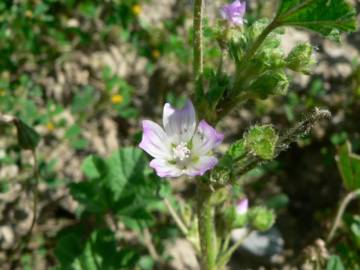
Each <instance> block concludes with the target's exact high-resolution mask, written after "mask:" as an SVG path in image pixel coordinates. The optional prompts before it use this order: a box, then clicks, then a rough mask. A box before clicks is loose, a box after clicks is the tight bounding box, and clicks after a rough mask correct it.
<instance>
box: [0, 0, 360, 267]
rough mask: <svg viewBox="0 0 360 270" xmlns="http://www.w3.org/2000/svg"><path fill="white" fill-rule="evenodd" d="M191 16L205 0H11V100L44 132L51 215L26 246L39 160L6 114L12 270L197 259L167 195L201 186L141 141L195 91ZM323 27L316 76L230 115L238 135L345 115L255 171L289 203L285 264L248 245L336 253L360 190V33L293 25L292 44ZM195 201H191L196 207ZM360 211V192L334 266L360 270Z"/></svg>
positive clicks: (209, 34)
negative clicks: (169, 176)
mask: <svg viewBox="0 0 360 270" xmlns="http://www.w3.org/2000/svg"><path fill="white" fill-rule="evenodd" d="M221 4H223V2H222V1H208V3H207V12H208V15H209V16H208V18H207V20H206V22H205V29H204V34H205V37H206V39H205V54H206V59H209V60H208V62H207V63H206V74H207V76H211V72H212V69H213V68H214V67H216V66H217V64H218V63H217V60H218V57H219V56H220V55H221V50H220V48H219V47H218V46H217V44H216V42H215V40H214V39H215V33H214V30H213V26H214V25H215V17H216V16H217V15H218V13H217V12H218V11H217V8H218V6H219V5H221ZM356 5H357V9H358V11H359V10H360V3H359V2H356ZM275 8H276V1H260V0H259V1H251V3H249V12H248V14H247V23H248V24H251V23H252V22H254V21H255V20H256V19H258V18H260V17H264V16H265V17H268V18H270V17H271V16H272V15H273V14H274V12H275ZM191 18H192V15H191V1H181V0H166V1H165V0H164V1H156V0H147V1H146V0H141V1H140V0H139V1H138V0H106V1H96V0H85V1H76V0H22V1H17V0H13V1H11V0H4V1H1V3H0V40H1V42H0V113H1V114H3V113H4V114H12V115H15V116H17V117H19V118H21V119H22V120H23V121H24V122H25V123H27V124H29V125H31V126H33V127H35V129H36V130H37V131H38V132H39V133H40V134H41V135H42V138H43V140H42V142H41V145H40V150H39V157H40V170H41V171H40V173H41V183H40V185H39V198H40V204H39V219H38V226H37V227H36V229H35V231H34V232H33V237H32V239H31V241H30V242H29V243H27V245H26V246H25V247H23V248H22V249H21V252H17V253H15V254H14V252H13V250H14V246H15V245H16V243H17V242H18V241H20V239H21V238H22V237H23V236H24V234H25V233H26V230H27V228H28V227H29V222H30V219H31V215H32V209H31V207H30V205H29V201H31V200H32V196H33V195H32V183H33V179H32V177H31V158H30V156H29V155H28V153H26V152H21V151H20V148H19V147H18V146H17V141H16V138H15V136H14V130H13V129H11V128H5V127H3V126H1V127H0V136H1V139H0V192H1V193H0V209H1V210H0V212H1V215H0V245H1V251H0V264H1V265H2V266H1V268H2V269H39V270H41V269H51V267H53V269H86V270H88V269H161V267H162V268H165V267H173V268H172V269H185V268H184V267H185V266H184V265H183V266H181V264H180V263H179V262H177V263H175V265H173V264H174V263H172V262H173V261H174V260H171V257H175V258H176V254H177V253H176V252H175V253H173V254H171V255H169V254H170V253H169V250H170V248H169V247H168V246H166V245H172V246H176V245H179V243H178V242H176V241H177V240H176V238H177V237H179V235H180V234H179V232H178V231H177V230H176V228H175V226H174V225H173V224H172V222H171V221H170V219H169V217H168V215H166V211H167V210H166V209H165V207H164V206H163V204H162V203H161V202H162V198H163V197H168V198H169V200H170V201H171V202H173V200H174V197H173V195H170V194H171V189H172V190H174V191H176V192H173V194H174V193H177V194H179V196H178V200H180V201H182V200H185V199H186V198H187V197H189V194H191V192H192V186H191V183H190V184H188V183H186V182H183V183H180V182H181V181H176V182H171V183H170V184H169V183H165V182H162V181H160V180H159V179H158V177H157V176H155V175H154V173H153V172H152V171H150V170H149V168H147V167H146V166H145V164H146V162H147V161H146V157H145V156H144V154H143V153H142V152H141V151H139V150H138V149H136V148H134V147H129V146H131V145H135V144H136V143H138V141H139V139H140V135H141V134H140V128H139V122H140V120H141V119H143V118H152V119H159V117H160V109H161V108H162V104H163V103H164V101H171V102H172V103H174V104H177V103H181V101H182V99H183V98H184V97H185V96H187V93H189V92H190V90H191V82H192V75H191V69H192V51H191V42H192V33H191V32H192V31H191ZM309 40H310V41H311V42H312V44H316V59H317V64H316V65H315V68H314V74H315V75H313V76H305V75H301V76H300V75H297V74H295V73H291V72H289V73H288V74H287V75H288V76H289V77H293V81H294V83H293V84H292V85H291V86H290V89H289V93H288V95H287V96H285V97H277V98H270V99H267V100H264V101H256V102H248V103H246V104H244V105H242V106H241V107H239V108H237V109H236V110H235V111H234V112H232V113H231V115H230V116H229V117H227V118H226V119H225V120H224V121H223V122H222V123H221V124H220V129H222V130H223V131H225V135H226V138H227V139H226V143H231V142H232V141H233V140H234V139H236V138H239V137H240V136H241V134H242V133H243V132H244V131H246V129H247V128H248V126H249V125H251V124H255V123H262V124H268V123H270V121H271V122H272V123H275V127H276V128H277V129H279V130H281V129H283V128H286V127H289V126H291V125H292V123H294V122H295V121H296V120H298V119H300V118H301V116H302V115H304V114H306V113H307V112H309V111H311V110H312V109H313V108H314V107H321V108H328V109H329V110H330V111H331V112H332V114H333V117H332V120H331V121H330V122H328V123H323V124H322V125H321V126H320V125H319V126H317V127H316V128H315V132H314V133H312V134H310V135H308V136H306V137H305V138H303V139H302V140H301V142H300V143H299V144H298V145H293V147H292V148H291V149H290V151H288V152H287V153H284V154H282V155H281V156H280V158H279V159H278V160H277V161H276V162H272V163H270V164H268V165H266V166H264V167H262V168H257V169H255V170H253V171H252V172H250V173H249V174H248V175H247V176H246V177H245V178H244V179H243V182H244V183H246V185H245V191H246V194H247V195H248V196H249V198H250V201H251V202H252V203H253V204H258V203H265V204H266V205H268V206H269V207H270V208H273V209H275V210H276V211H277V214H278V220H277V222H276V228H277V229H278V230H279V231H280V232H281V235H282V237H283V238H284V239H285V240H284V241H285V246H284V248H283V251H282V253H281V254H280V255H281V256H280V259H278V260H277V261H276V260H275V261H271V262H269V261H267V260H266V261H264V260H260V262H259V261H255V262H253V261H248V262H247V261H246V260H248V258H249V257H239V258H240V261H241V262H242V263H245V265H246V263H248V264H249V265H250V267H252V268H253V269H257V268H256V267H257V265H260V264H262V265H266V266H268V267H270V266H272V267H278V268H277V269H280V267H284V269H285V267H286V266H289V265H290V266H296V267H300V265H302V263H303V262H304V261H306V260H307V259H308V260H309V258H313V257H311V256H313V254H314V253H315V254H316V256H315V257H316V259H319V260H320V259H321V255H319V252H318V246H317V244H316V243H317V242H316V240H317V239H319V238H325V237H326V233H324V232H328V231H329V230H330V227H331V225H332V222H333V219H334V213H335V211H336V209H337V206H338V204H339V201H340V200H341V198H343V197H344V196H345V194H346V193H347V192H349V191H350V190H346V189H345V188H344V186H346V187H347V188H348V185H347V182H346V181H347V180H346V179H344V181H345V185H343V184H342V182H341V179H342V178H341V175H343V174H341V173H340V172H339V170H340V171H341V170H344V169H343V168H341V167H340V166H339V168H338V166H337V163H336V159H335V157H336V155H337V153H338V151H339V153H340V154H341V153H342V155H345V156H346V153H345V154H344V153H343V152H341V149H343V148H342V147H344V146H342V145H344V144H345V143H346V142H347V141H348V142H349V143H351V145H352V151H353V153H359V152H360V133H359V132H360V122H359V119H358V116H359V115H360V101H359V97H360V57H359V54H360V45H359V44H360V34H359V32H356V33H353V34H351V35H349V36H346V37H344V38H343V40H342V42H343V43H341V44H337V43H334V42H331V41H324V40H323V39H321V38H320V37H319V36H317V35H316V34H312V33H308V32H304V31H301V30H287V31H286V32H285V41H284V44H282V45H283V47H284V49H285V50H286V48H291V47H292V45H296V44H297V43H298V42H300V41H309ZM289 44H292V45H291V46H290V45H289ZM226 64H227V63H224V65H226ZM228 68H229V69H231V68H232V67H231V65H229V67H228ZM124 146H127V148H120V147H124ZM116 149H119V150H117V151H115V150H116ZM348 155H350V153H348ZM79 168H82V169H81V170H80V169H79ZM135 171H136V172H137V174H136V175H137V177H135V178H136V179H134V175H133V172H135ZM109 179H111V181H109ZM114 179H115V180H114ZM130 181H131V182H130ZM352 188H353V187H352ZM357 188H359V187H358V186H357ZM242 192H243V190H242V189H241V188H240V187H239V188H238V190H237V189H235V190H234V193H235V194H240V193H242ZM234 197H236V196H234ZM260 198H261V199H260ZM184 207H185V206H183V205H182V203H180V205H176V208H177V209H178V210H179V211H181V212H182V213H183V214H184V215H185V216H186V217H187V218H191V217H189V216H188V210H187V209H185V208H184ZM356 213H359V203H358V202H354V203H352V204H351V205H350V207H349V208H348V210H347V212H346V214H345V215H344V226H341V228H340V229H339V232H338V233H337V234H336V237H335V238H334V240H333V241H332V242H331V244H329V245H328V246H327V248H328V249H329V250H327V252H328V253H330V254H337V255H338V256H340V257H331V258H332V261H331V263H332V265H339V264H338V263H336V262H337V260H338V258H341V261H342V264H344V269H360V265H359V261H360V258H359V251H360V246H359V243H360V240H359V239H360V217H359V215H358V214H356ZM149 235H150V236H151V237H149ZM165 240H166V241H165ZM164 243H165V244H164ZM174 243H175V244H174ZM154 250H155V254H154ZM309 253H310V255H309ZM94 254H95V255H94ZM174 254H175V255H174ZM304 254H305V255H304ZM303 256H305V258H303ZM8 258H11V259H8ZM175 261H176V260H175ZM236 263H238V262H236V260H235V262H234V265H236ZM179 265H180V266H179ZM181 267H183V268H181ZM236 267H240V266H234V269H238V268H236ZM329 267H331V265H330V266H329ZM170 269H171V268H170ZM194 269H196V268H194ZM329 269H341V268H329Z"/></svg>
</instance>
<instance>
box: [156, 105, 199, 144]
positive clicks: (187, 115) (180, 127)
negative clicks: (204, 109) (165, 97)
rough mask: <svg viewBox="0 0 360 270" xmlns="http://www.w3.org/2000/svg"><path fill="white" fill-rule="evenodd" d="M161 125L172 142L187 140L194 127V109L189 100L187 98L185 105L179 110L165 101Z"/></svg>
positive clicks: (177, 142)
mask: <svg viewBox="0 0 360 270" xmlns="http://www.w3.org/2000/svg"><path fill="white" fill-rule="evenodd" d="M163 125H164V129H165V132H166V134H167V135H168V136H169V138H170V140H171V142H172V143H174V144H179V143H181V142H185V143H186V142H188V141H189V140H190V139H191V137H192V136H193V134H194V132H195V127H196V115H195V109H194V106H193V104H192V103H191V101H190V100H187V101H186V104H185V106H184V107H183V108H182V109H180V110H176V109H175V108H173V107H172V106H171V105H170V104H169V103H166V104H165V106H164V112H163Z"/></svg>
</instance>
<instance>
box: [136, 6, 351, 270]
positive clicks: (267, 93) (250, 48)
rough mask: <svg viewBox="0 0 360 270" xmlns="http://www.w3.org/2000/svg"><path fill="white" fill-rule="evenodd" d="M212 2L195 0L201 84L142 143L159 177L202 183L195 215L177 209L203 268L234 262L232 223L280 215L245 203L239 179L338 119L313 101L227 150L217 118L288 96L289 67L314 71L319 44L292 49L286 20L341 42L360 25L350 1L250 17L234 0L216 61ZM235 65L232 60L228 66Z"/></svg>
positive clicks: (264, 223)
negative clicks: (208, 49)
mask: <svg viewBox="0 0 360 270" xmlns="http://www.w3.org/2000/svg"><path fill="white" fill-rule="evenodd" d="M203 2H204V1H202V0H194V7H193V8H194V14H193V16H194V21H193V31H194V32H193V64H194V88H193V89H194V93H193V94H192V95H191V96H189V98H188V100H187V101H186V103H185V105H184V106H183V107H182V108H178V109H177V108H174V107H172V106H171V105H170V104H168V103H167V104H165V105H164V109H163V121H162V122H163V123H162V127H161V126H160V125H158V124H157V123H155V122H152V121H149V120H145V121H143V122H142V126H143V137H142V140H141V143H140V144H139V147H140V148H142V149H143V150H144V151H145V152H147V153H148V154H149V155H150V156H151V157H152V158H153V159H152V160H151V161H150V163H149V165H150V167H152V168H153V169H154V170H155V171H156V173H157V175H158V176H159V177H161V178H167V179H169V180H170V179H174V178H178V177H180V176H185V177H187V178H191V179H192V181H193V182H194V183H195V184H196V189H197V192H196V195H195V197H196V198H194V201H196V211H194V213H195V216H196V219H195V220H192V221H191V222H184V220H186V217H181V216H178V215H177V213H176V212H173V216H174V219H175V221H176V222H177V224H178V225H179V227H180V229H181V231H182V232H183V233H184V236H185V237H187V238H188V239H189V240H190V241H191V242H192V243H193V245H194V248H195V250H196V251H197V252H198V258H199V260H200V265H201V269H202V270H215V269H223V268H224V267H225V266H226V264H227V263H228V261H229V260H230V258H231V255H232V254H233V252H234V251H235V250H236V249H237V248H238V247H239V246H240V245H241V243H242V241H243V240H244V239H240V240H239V241H238V242H236V243H231V241H230V240H229V239H230V237H229V235H230V233H231V231H232V230H234V229H236V228H245V229H246V230H247V232H248V233H250V232H251V231H253V230H260V231H265V230H267V229H269V228H270V227H271V226H272V225H273V223H274V221H275V215H274V213H273V212H272V211H271V210H269V209H266V208H265V207H262V206H256V207H251V208H250V209H248V201H247V199H244V198H243V199H242V200H240V201H238V202H237V203H236V201H234V199H233V198H232V196H231V188H232V187H233V186H234V185H239V179H240V178H241V176H243V175H245V174H246V173H247V172H249V171H250V170H251V169H253V168H255V167H256V166H259V165H261V164H263V163H265V162H269V161H271V160H273V159H274V158H276V156H277V155H278V154H279V153H280V152H281V151H283V150H286V149H287V148H288V147H289V145H290V144H291V143H292V142H295V141H296V140H297V139H299V137H301V136H303V135H304V134H306V133H308V132H309V131H310V129H311V127H312V126H313V125H314V124H315V123H316V122H317V121H319V120H321V119H324V118H329V117H330V112H329V111H327V110H326V109H319V108H314V109H313V112H311V113H309V114H308V116H306V117H305V118H304V119H302V120H300V121H299V122H298V123H297V124H295V125H294V126H293V127H291V128H289V129H288V130H285V131H283V130H280V131H278V130H275V128H274V127H273V126H272V125H269V124H268V125H255V126H251V127H249V128H248V130H247V131H246V132H245V134H244V135H243V137H242V138H239V139H238V140H237V141H235V142H233V143H232V144H231V145H230V147H229V149H228V150H227V151H226V152H225V153H224V154H223V155H222V156H221V157H219V156H218V155H216V153H217V152H216V147H217V146H218V145H219V144H221V143H222V141H223V139H224V134H222V133H221V132H220V131H219V130H217V129H216V125H217V124H218V123H219V122H220V121H221V120H222V119H223V118H224V117H225V116H226V115H228V114H229V113H230V112H231V111H232V110H233V109H235V108H236V107H237V106H239V105H241V104H243V103H245V102H246V101H249V100H256V99H267V98H269V97H271V96H279V95H285V94H286V93H287V91H288V88H289V84H290V79H289V77H288V76H287V73H286V70H287V69H289V70H293V71H295V72H299V73H303V74H310V73H311V69H312V67H313V66H314V65H315V64H316V62H315V59H314V52H313V50H314V49H313V46H312V45H311V44H310V43H299V44H297V45H296V46H295V47H294V48H293V49H292V51H291V52H290V53H289V54H288V55H286V54H285V53H284V52H283V50H282V49H281V46H280V43H281V36H282V34H283V33H284V31H285V30H286V27H300V28H304V29H307V30H310V31H313V32H317V33H318V34H321V35H323V36H325V37H328V38H330V39H332V40H335V41H338V42H339V41H340V34H341V33H342V32H350V31H354V30H355V29H356V17H355V15H356V12H355V10H354V8H353V7H352V6H351V5H350V4H349V3H348V2H346V1H345V0H301V1H300V0H280V1H279V3H278V9H277V13H276V15H275V16H274V17H273V18H272V19H271V20H270V21H269V20H266V19H260V20H258V21H255V22H253V23H252V24H247V21H246V19H245V15H246V3H245V1H241V0H235V1H234V2H232V3H226V4H224V5H223V6H222V7H221V8H220V10H219V14H218V22H217V23H216V26H214V29H213V31H214V33H215V34H214V37H215V39H214V40H213V42H217V44H218V46H219V48H220V49H221V52H222V55H221V59H220V60H219V64H218V66H217V67H215V68H212V67H208V66H207V65H206V59H204V57H203V39H204V37H203V20H204V3H203ZM210 42H211V41H210ZM231 65H232V66H233V67H234V68H233V69H231V68H228V66H231ZM204 66H206V71H204V70H205V69H204ZM191 100H192V101H193V102H192V101H191ZM180 181H181V180H180Z"/></svg>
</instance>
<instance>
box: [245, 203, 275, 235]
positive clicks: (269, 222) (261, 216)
mask: <svg viewBox="0 0 360 270" xmlns="http://www.w3.org/2000/svg"><path fill="white" fill-rule="evenodd" d="M249 219H250V223H251V225H252V226H253V227H254V228H255V229H256V230H259V231H266V230H268V229H270V228H271V227H272V226H273V224H274V222H275V215H274V212H273V211H272V210H268V209H266V208H264V207H256V208H253V209H251V211H250V212H249Z"/></svg>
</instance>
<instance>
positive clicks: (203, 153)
mask: <svg viewBox="0 0 360 270" xmlns="http://www.w3.org/2000/svg"><path fill="white" fill-rule="evenodd" d="M142 126H143V137H142V140H141V142H140V144H139V147H140V148H141V149H143V150H144V151H145V152H146V153H148V154H149V155H150V156H152V157H153V158H154V159H153V160H152V161H151V162H150V167H151V168H153V169H155V171H156V173H157V175H158V176H160V177H172V178H173V177H179V176H181V175H188V176H201V175H203V174H204V173H206V172H207V171H208V170H210V169H212V168H213V167H214V166H215V165H216V164H217V163H218V160H217V158H216V157H215V156H214V155H213V154H212V151H213V149H214V148H215V147H217V146H218V145H219V144H220V143H221V142H222V140H223V138H224V136H223V134H221V133H219V132H218V131H216V130H215V129H214V128H213V127H211V126H210V125H209V124H208V123H207V122H206V121H205V120H201V121H200V123H199V124H198V125H197V121H196V113H195V109H194V106H193V104H192V102H191V101H190V100H187V101H186V103H185V106H184V107H183V108H181V109H176V108H174V107H172V106H171V105H170V104H169V103H166V104H165V105H164V111H163V126H164V128H162V127H161V126H159V125H158V124H156V123H155V122H153V121H150V120H144V121H143V122H142Z"/></svg>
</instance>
